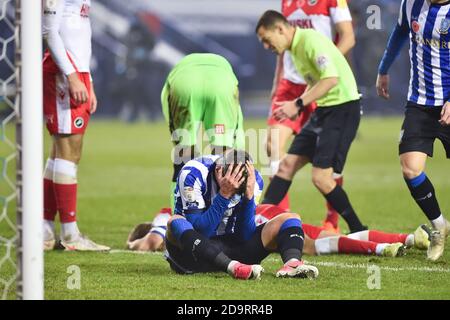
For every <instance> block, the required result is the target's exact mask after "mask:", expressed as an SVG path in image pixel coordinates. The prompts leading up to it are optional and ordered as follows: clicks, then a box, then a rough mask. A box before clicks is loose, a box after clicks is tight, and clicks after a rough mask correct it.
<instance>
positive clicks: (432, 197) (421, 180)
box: [405, 172, 441, 221]
mask: <svg viewBox="0 0 450 320" xmlns="http://www.w3.org/2000/svg"><path fill="white" fill-rule="evenodd" d="M405 182H406V184H407V186H408V188H409V191H410V192H411V196H412V197H413V198H414V200H415V201H416V203H417V204H418V206H419V207H420V208H421V209H422V211H423V213H425V215H426V216H427V218H428V220H430V221H432V220H435V219H437V218H439V216H440V215H441V209H440V208H439V203H438V201H437V199H436V194H435V191H434V187H433V184H432V183H431V181H430V180H429V179H428V177H427V175H426V174H425V173H424V172H422V173H421V174H420V175H418V176H417V177H415V178H413V179H407V178H405Z"/></svg>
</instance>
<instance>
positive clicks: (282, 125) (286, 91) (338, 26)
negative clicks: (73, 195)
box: [267, 0, 355, 231]
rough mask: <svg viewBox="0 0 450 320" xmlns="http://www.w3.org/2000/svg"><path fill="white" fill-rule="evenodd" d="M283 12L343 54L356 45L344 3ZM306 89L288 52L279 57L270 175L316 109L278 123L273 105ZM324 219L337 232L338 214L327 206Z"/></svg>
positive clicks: (309, 3)
mask: <svg viewBox="0 0 450 320" xmlns="http://www.w3.org/2000/svg"><path fill="white" fill-rule="evenodd" d="M281 4H282V13H283V15H284V16H285V17H286V18H287V19H288V21H289V22H290V23H292V24H294V25H296V26H299V27H300V28H312V29H315V30H317V31H319V32H321V33H323V34H325V35H326V36H327V37H329V38H330V39H332V40H334V41H335V43H336V46H337V47H338V48H339V50H340V51H341V52H342V53H343V54H344V55H346V54H348V53H349V51H350V50H351V49H352V48H353V46H354V45H355V36H354V33H353V25H352V17H351V14H350V10H349V8H348V5H347V1H346V0H282V2H281ZM306 89H307V85H306V81H305V80H304V79H303V78H302V76H301V75H300V74H299V73H298V72H297V69H296V67H295V65H294V62H293V60H292V58H291V56H290V53H289V52H285V54H284V55H281V56H278V60H277V67H276V71H275V76H274V81H273V88H272V93H271V97H272V107H271V112H270V115H269V118H268V121H267V123H268V125H269V134H268V138H267V154H268V156H269V157H270V161H271V168H272V174H273V175H275V174H276V173H277V171H278V168H279V165H280V160H281V159H282V158H283V157H284V155H285V154H286V152H285V149H286V143H287V141H288V140H289V138H290V137H291V136H292V135H295V134H298V133H299V132H300V130H301V129H302V127H303V125H304V124H305V123H306V122H307V121H308V119H309V117H310V115H311V113H312V112H313V111H314V109H315V108H316V106H315V104H312V105H309V106H308V107H307V108H306V110H305V111H303V112H302V113H301V115H300V116H299V117H297V119H296V120H289V119H287V120H284V121H282V122H281V121H280V120H277V119H276V118H275V117H274V116H273V112H274V110H275V109H276V108H277V107H278V106H277V105H276V103H275V102H280V101H291V100H294V99H296V98H298V97H300V96H301V95H302V94H303V92H305V90H306ZM335 179H336V182H337V183H338V184H340V185H342V182H343V178H342V173H341V172H338V173H335ZM279 206H280V207H282V208H284V209H288V208H289V199H288V197H287V196H286V198H285V199H283V201H282V202H281V203H280V204H279ZM327 206H328V212H327V218H326V219H325V221H324V226H325V227H326V228H327V229H330V230H334V231H339V230H338V219H339V214H338V213H337V212H336V211H335V210H334V209H333V208H332V207H331V205H330V204H327Z"/></svg>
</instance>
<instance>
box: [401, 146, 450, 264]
mask: <svg viewBox="0 0 450 320" xmlns="http://www.w3.org/2000/svg"><path fill="white" fill-rule="evenodd" d="M427 158H428V156H427V154H425V153H422V152H406V153H403V154H401V155H400V164H401V167H402V173H403V177H404V178H405V181H406V184H407V185H408V188H409V191H410V192H411V196H412V197H413V198H414V200H415V201H416V203H417V205H418V206H419V207H420V208H421V209H422V211H423V212H424V213H425V215H426V216H427V218H428V220H429V221H430V222H431V224H432V226H433V229H434V230H433V232H432V234H431V244H430V247H429V248H428V251H427V257H428V259H430V260H432V261H436V260H437V259H439V258H440V257H441V256H442V254H443V253H444V246H445V239H446V238H447V236H448V235H449V234H450V223H449V222H448V221H447V219H446V218H445V217H444V216H443V214H442V212H441V210H440V208H439V203H438V201H437V198H436V194H435V190H434V187H433V184H432V183H431V181H430V180H429V179H428V177H427V176H426V174H425V173H424V170H425V165H426V161H427Z"/></svg>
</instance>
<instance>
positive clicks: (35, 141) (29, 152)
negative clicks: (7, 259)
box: [16, 0, 44, 300]
mask: <svg viewBox="0 0 450 320" xmlns="http://www.w3.org/2000/svg"><path fill="white" fill-rule="evenodd" d="M41 20H42V1H41V0H16V37H18V39H19V40H18V41H17V39H16V41H17V42H16V44H17V46H16V59H17V62H16V66H17V69H16V72H18V77H17V96H16V99H19V106H20V107H19V111H18V116H17V119H16V124H17V127H16V128H17V130H16V137H17V140H16V141H17V144H18V145H17V151H18V153H19V154H18V157H17V160H18V161H17V196H18V201H17V218H18V220H17V221H18V230H19V233H20V234H19V245H18V247H17V249H18V250H17V255H18V256H17V258H18V267H19V273H18V279H17V298H19V299H24V300H42V299H43V298H44V285H43V279H44V256H43V227H42V226H43V213H42V212H43V182H42V179H43V177H42V175H43V174H42V171H43V121H42V119H43V116H42V115H43V89H42V32H41V28H42V27H41Z"/></svg>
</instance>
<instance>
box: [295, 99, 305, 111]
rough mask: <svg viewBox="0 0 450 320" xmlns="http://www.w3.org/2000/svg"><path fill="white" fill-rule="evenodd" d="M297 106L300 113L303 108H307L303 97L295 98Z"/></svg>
mask: <svg viewBox="0 0 450 320" xmlns="http://www.w3.org/2000/svg"><path fill="white" fill-rule="evenodd" d="M295 106H296V107H297V109H298V113H299V114H300V113H302V111H303V109H304V108H305V106H304V105H303V100H302V98H298V99H297V100H295Z"/></svg>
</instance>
